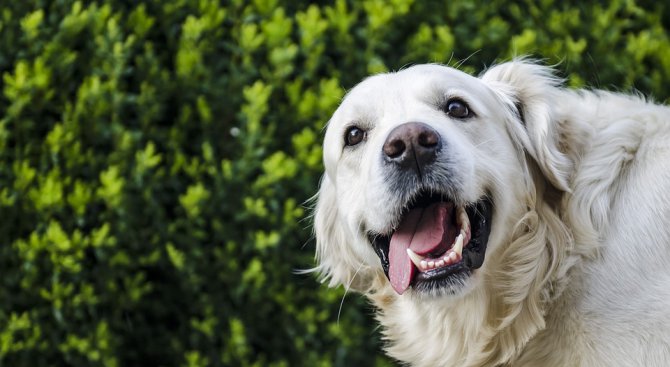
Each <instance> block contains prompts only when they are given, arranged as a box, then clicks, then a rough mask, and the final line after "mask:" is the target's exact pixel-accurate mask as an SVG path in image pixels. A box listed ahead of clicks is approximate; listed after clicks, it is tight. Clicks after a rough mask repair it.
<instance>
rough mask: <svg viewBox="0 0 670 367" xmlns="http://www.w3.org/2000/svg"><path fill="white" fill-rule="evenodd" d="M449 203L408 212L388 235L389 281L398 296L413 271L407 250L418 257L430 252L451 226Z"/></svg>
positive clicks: (402, 291)
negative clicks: (409, 249) (389, 242)
mask: <svg viewBox="0 0 670 367" xmlns="http://www.w3.org/2000/svg"><path fill="white" fill-rule="evenodd" d="M452 208H453V204H451V203H443V202H441V203H435V204H432V205H430V206H428V207H426V208H417V209H413V210H412V211H410V212H409V213H408V214H407V215H406V216H405V218H404V219H403V220H402V223H400V227H399V228H398V230H396V231H395V233H393V236H391V244H390V247H389V279H390V280H391V286H393V289H395V291H396V292H398V294H403V293H404V292H405V290H407V288H408V287H409V284H410V283H411V282H412V278H414V273H415V272H416V268H415V267H414V264H413V263H412V260H410V258H409V256H408V255H407V249H408V248H411V249H412V251H414V252H416V253H417V254H419V255H426V254H428V253H430V252H432V251H434V250H435V249H436V248H437V247H438V246H439V245H440V244H441V243H442V242H443V239H444V238H445V235H447V232H450V231H449V228H448V226H449V223H451V218H450V215H451V210H452Z"/></svg>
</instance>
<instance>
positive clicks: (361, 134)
mask: <svg viewBox="0 0 670 367" xmlns="http://www.w3.org/2000/svg"><path fill="white" fill-rule="evenodd" d="M366 137H367V132H365V130H363V129H361V128H359V127H358V126H351V127H349V128H348V129H347V132H346V133H345V134H344V143H345V144H346V145H348V146H353V145H356V144H358V143H360V142H362V141H363V140H365V138H366Z"/></svg>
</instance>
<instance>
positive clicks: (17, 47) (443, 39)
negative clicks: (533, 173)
mask: <svg viewBox="0 0 670 367" xmlns="http://www.w3.org/2000/svg"><path fill="white" fill-rule="evenodd" d="M669 26H670V9H669V7H668V5H667V4H664V2H652V1H640V2H636V1H634V0H613V1H610V2H608V3H603V2H596V3H593V4H587V3H584V2H580V1H567V2H557V1H551V0H548V1H540V2H537V1H523V2H514V3H512V2H506V1H501V0H493V1H490V0H487V1H482V0H475V1H472V0H469V1H468V0H453V1H414V0H393V1H390V2H385V1H380V0H365V1H358V2H357V1H345V0H335V1H332V2H327V1H319V2H302V3H301V2H296V1H288V0H254V1H240V0H231V1H223V2H222V1H214V0H194V1H187V0H180V1H156V0H151V1H145V2H142V3H139V2H127V1H120V0H109V1H104V2H102V1H98V2H95V1H94V2H89V1H87V2H83V1H76V2H75V1H68V0H59V1H47V2H44V1H35V0H26V1H4V2H2V6H0V74H2V84H1V85H2V94H1V95H0V157H1V158H2V160H1V161H2V162H3V163H4V164H1V165H0V217H1V218H2V221H0V237H1V238H3V239H4V240H3V243H2V245H1V246H0V269H2V271H3V275H2V280H1V281H0V366H53V365H59V366H61V365H62V366H64V365H68V366H96V365H101V366H298V365H305V366H353V365H357V366H370V365H378V366H383V365H389V364H390V362H389V361H388V360H387V359H385V358H384V357H380V356H379V354H378V351H379V349H380V341H379V335H378V333H377V331H376V329H375V326H374V321H373V320H372V318H371V317H370V314H371V313H372V311H371V310H370V309H368V308H366V306H365V304H364V302H363V301H362V300H361V299H360V298H358V297H355V296H348V297H347V298H346V299H345V300H344V303H343V305H342V307H341V310H340V301H341V300H342V298H343V297H344V291H343V290H342V289H337V290H328V289H325V287H323V286H321V285H319V284H318V283H317V282H316V281H315V280H314V277H309V276H304V275H297V274H296V272H295V270H297V269H304V268H309V267H310V266H312V265H313V260H312V253H313V241H311V239H310V230H309V227H310V225H309V220H308V219H305V218H307V217H308V215H309V209H308V207H307V206H306V205H305V204H304V203H305V202H306V201H307V200H308V199H309V198H310V197H311V196H312V195H313V194H314V193H315V191H316V188H317V186H318V179H319V176H320V174H321V170H322V167H321V148H320V141H321V136H322V128H323V126H324V124H325V122H326V121H327V120H328V117H329V116H330V114H331V113H332V112H333V110H334V109H335V108H336V106H337V104H338V102H339V100H340V99H341V98H342V96H343V95H344V92H345V90H346V89H348V88H351V87H352V86H353V85H354V84H355V83H356V82H357V81H359V80H360V79H362V78H363V77H364V76H365V75H367V74H369V73H372V72H380V71H386V70H395V69H399V68H402V67H403V66H405V65H408V64H412V63H421V62H441V63H449V64H452V65H455V64H460V62H461V61H462V60H466V61H464V63H463V66H462V68H463V69H464V70H466V71H469V72H476V71H479V70H481V69H482V68H483V67H484V66H486V65H490V64H491V63H492V62H494V61H495V60H503V59H508V58H510V57H513V56H515V55H522V54H530V55H533V56H536V57H542V58H545V60H546V62H547V63H549V64H556V63H558V64H559V69H561V70H562V72H563V73H564V76H565V77H566V78H567V79H568V81H569V84H570V85H573V86H583V85H591V86H595V87H601V88H603V87H604V88H614V86H617V87H616V88H617V89H621V90H624V91H630V90H633V89H638V90H640V91H642V92H643V93H645V94H648V95H650V96H653V97H654V98H655V99H657V100H661V101H668V98H670V94H669V92H668V88H667V87H664V86H667V85H668V82H669V81H670V41H669V39H668V32H667V29H668V27H669ZM305 244H307V245H306V246H305ZM340 311H341V313H340Z"/></svg>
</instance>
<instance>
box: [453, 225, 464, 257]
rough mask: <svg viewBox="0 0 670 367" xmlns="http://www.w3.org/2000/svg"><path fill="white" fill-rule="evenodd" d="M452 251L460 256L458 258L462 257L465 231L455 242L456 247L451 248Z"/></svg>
mask: <svg viewBox="0 0 670 367" xmlns="http://www.w3.org/2000/svg"><path fill="white" fill-rule="evenodd" d="M451 249H452V250H453V251H454V252H452V253H455V254H456V255H458V257H461V254H462V253H463V230H461V234H459V235H458V237H456V241H455V242H454V245H453V246H452V247H451ZM450 256H451V255H450Z"/></svg>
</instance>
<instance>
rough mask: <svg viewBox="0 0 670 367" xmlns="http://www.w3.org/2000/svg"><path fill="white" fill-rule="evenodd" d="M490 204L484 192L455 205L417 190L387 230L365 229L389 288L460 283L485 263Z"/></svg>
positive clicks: (430, 287)
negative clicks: (467, 201) (387, 280)
mask: <svg viewBox="0 0 670 367" xmlns="http://www.w3.org/2000/svg"><path fill="white" fill-rule="evenodd" d="M492 212H493V205H492V203H491V201H490V200H489V199H488V198H487V197H484V198H482V199H481V200H479V201H477V202H474V203H470V204H467V205H464V206H462V205H457V204H455V203H454V202H453V201H452V200H450V199H449V198H448V197H445V196H444V195H440V194H435V193H430V192H421V193H419V195H417V196H416V197H415V199H414V200H411V204H410V205H408V206H407V207H406V208H405V210H404V211H403V215H402V217H401V220H400V224H399V225H398V226H397V227H396V228H395V229H394V230H393V231H392V233H390V234H376V233H372V232H371V233H368V238H369V240H370V243H372V245H373V247H374V249H375V252H376V253H377V255H378V256H379V258H380V260H381V263H382V267H383V269H384V272H385V273H386V276H387V277H388V278H389V280H390V282H391V285H392V286H393V289H395V291H396V292H397V293H398V294H403V293H404V292H405V291H406V290H407V289H408V288H409V287H410V286H412V287H413V288H415V289H416V290H419V291H432V290H435V289H439V288H446V287H449V286H454V285H456V284H462V283H463V281H464V279H465V278H467V277H468V276H469V275H470V274H471V272H472V270H474V269H478V268H479V267H481V266H482V264H483V263H484V255H485V253H486V244H487V242H488V237H489V233H490V232H491V218H492V214H493V213H492Z"/></svg>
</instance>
